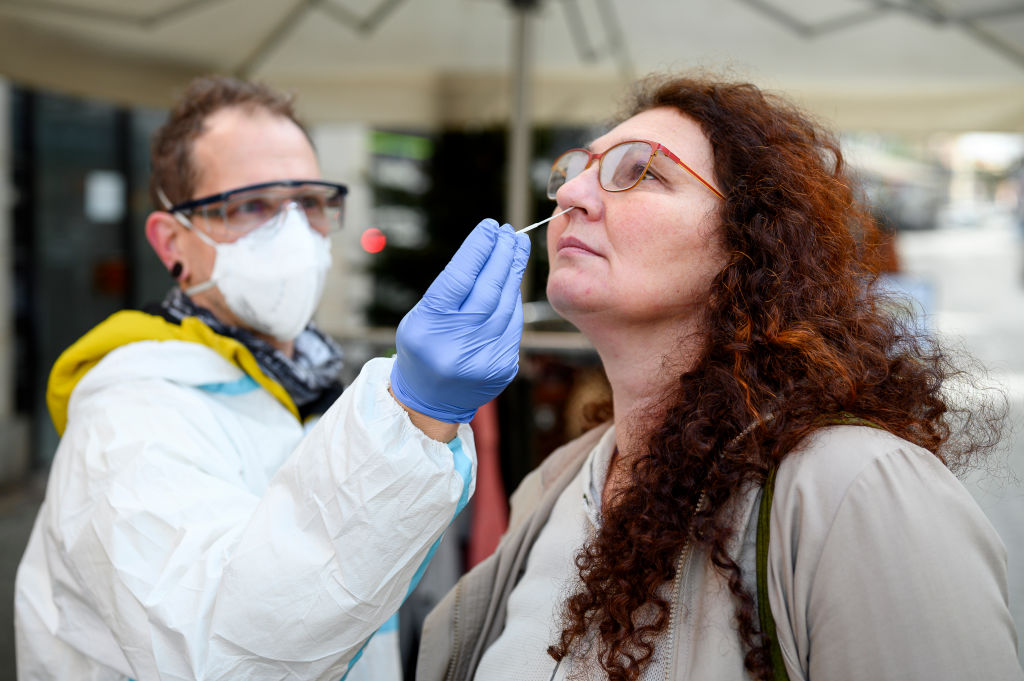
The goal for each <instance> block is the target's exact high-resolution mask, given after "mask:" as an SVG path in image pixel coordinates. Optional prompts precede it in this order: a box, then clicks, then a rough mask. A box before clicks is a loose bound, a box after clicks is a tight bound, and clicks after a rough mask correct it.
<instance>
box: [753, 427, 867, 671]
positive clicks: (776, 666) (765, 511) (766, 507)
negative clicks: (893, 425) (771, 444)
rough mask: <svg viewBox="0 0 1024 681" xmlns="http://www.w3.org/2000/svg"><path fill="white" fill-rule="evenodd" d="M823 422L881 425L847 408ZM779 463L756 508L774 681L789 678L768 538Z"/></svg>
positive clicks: (761, 603) (761, 600)
mask: <svg viewBox="0 0 1024 681" xmlns="http://www.w3.org/2000/svg"><path fill="white" fill-rule="evenodd" d="M821 424H822V425H844V426H868V427H869V428H879V429H881V426H879V425H878V424H877V423H873V422H872V421H869V420H867V419H864V418H861V417H859V416H854V415H853V414H848V413H846V412H841V413H839V414H836V415H834V416H828V417H824V418H822V419H821ZM777 472H778V465H774V466H772V468H771V470H770V471H768V479H767V480H765V481H764V487H763V488H762V490H761V507H760V508H759V509H758V512H757V615H758V619H760V620H761V631H762V633H764V635H765V637H766V638H767V639H768V647H769V648H768V650H769V653H770V655H771V661H772V678H773V679H774V680H775V681H789V674H787V673H786V664H785V662H784V661H783V659H782V648H780V647H779V639H778V637H777V636H776V635H775V618H774V617H772V610H771V607H770V606H769V605H768V540H769V538H770V529H769V524H768V521H769V518H770V517H771V510H772V496H773V495H774V494H775V474H776V473H777Z"/></svg>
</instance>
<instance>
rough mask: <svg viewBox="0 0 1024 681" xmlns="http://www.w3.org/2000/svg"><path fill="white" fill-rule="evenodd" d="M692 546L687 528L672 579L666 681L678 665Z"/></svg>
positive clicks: (704, 493)
mask: <svg viewBox="0 0 1024 681" xmlns="http://www.w3.org/2000/svg"><path fill="white" fill-rule="evenodd" d="M706 497H707V491H706V490H703V491H701V493H700V499H698V500H697V506H696V508H695V509H694V511H693V513H694V515H696V514H697V512H698V511H700V510H701V508H703V506H704V500H705V498H706ZM690 525H691V526H692V525H693V523H692V522H691V523H690ZM691 548H693V541H691V539H690V532H689V528H687V532H686V541H684V542H683V548H682V549H680V550H679V560H678V561H677V562H676V576H675V578H674V579H673V580H672V604H671V609H670V610H669V612H668V637H667V638H666V640H667V641H668V644H669V646H670V647H669V651H671V652H670V654H669V656H668V659H667V660H666V664H665V681H672V670H673V669H674V668H675V666H676V664H675V663H676V650H678V646H677V645H676V623H677V620H678V616H677V615H676V612H677V611H678V610H679V609H680V607H681V604H680V601H681V600H682V590H683V567H684V566H685V565H686V559H687V558H689V556H690V549H691Z"/></svg>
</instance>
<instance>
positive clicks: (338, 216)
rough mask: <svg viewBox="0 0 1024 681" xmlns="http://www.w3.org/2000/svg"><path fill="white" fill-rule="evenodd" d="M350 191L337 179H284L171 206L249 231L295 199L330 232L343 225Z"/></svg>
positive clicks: (173, 209)
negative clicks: (336, 181)
mask: <svg viewBox="0 0 1024 681" xmlns="http://www.w3.org/2000/svg"><path fill="white" fill-rule="evenodd" d="M346 194H348V188H347V187H346V186H345V185H343V184H337V183H334V182H323V181H321V180H281V181H278V182H264V183H261V184H252V185H248V186H246V187H239V188H238V189H232V190H231V191H226V192H221V193H220V194H213V195H211V196H204V197H203V198H200V199H192V200H190V201H184V202H182V203H179V204H177V205H174V206H171V207H170V208H168V209H167V210H168V211H169V212H171V213H181V214H183V215H201V216H203V217H204V218H206V219H207V220H216V221H220V222H221V223H222V224H223V225H224V227H225V228H227V229H228V230H229V231H231V232H234V233H236V234H246V233H248V232H251V231H252V230H254V229H256V228H257V227H259V226H260V225H263V224H265V223H266V222H267V221H268V220H270V219H271V218H273V217H274V216H275V215H277V214H278V213H279V212H280V211H281V209H282V208H283V207H284V206H286V205H288V204H290V203H294V204H296V205H297V206H299V207H300V208H302V210H303V211H305V213H306V218H307V219H308V220H309V224H310V226H311V227H312V228H313V229H315V230H317V231H318V232H320V233H321V234H329V233H331V232H335V231H337V230H339V229H341V224H342V220H343V218H344V214H345V195H346Z"/></svg>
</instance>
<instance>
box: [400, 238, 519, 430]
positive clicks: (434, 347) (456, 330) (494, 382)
mask: <svg viewBox="0 0 1024 681" xmlns="http://www.w3.org/2000/svg"><path fill="white" fill-rule="evenodd" d="M529 257H530V238H529V237H528V236H526V235H525V234H516V233H515V232H514V231H513V230H512V227H511V226H509V225H503V226H501V227H498V223H497V222H495V221H494V220H491V219H487V220H484V221H482V222H481V223H480V224H478V225H477V226H476V228H475V229H474V230H473V231H472V232H470V234H469V236H468V237H466V240H465V241H464V242H463V243H462V246H460V247H459V250H458V251H457V252H456V253H455V256H454V257H453V258H452V259H451V262H449V263H448V265H447V266H445V268H444V271H442V272H441V274H440V275H438V277H437V279H435V280H434V283H432V284H431V285H430V288H428V289H427V292H426V293H425V294H424V295H423V298H422V299H421V300H420V301H419V302H418V303H416V305H415V306H414V307H413V308H412V309H411V310H410V311H409V313H408V314H407V315H405V317H404V318H403V319H402V322H401V323H400V324H399V325H398V331H397V333H396V334H395V344H396V346H397V348H398V357H397V358H396V360H395V363H394V366H393V368H392V369H391V391H392V392H393V393H394V395H395V397H396V398H398V400H399V401H400V402H401V403H402V404H404V405H405V406H407V407H409V408H410V409H414V410H415V411H418V412H420V413H422V414H426V415H427V416H430V417H432V418H435V419H438V420H440V421H446V422H448V423H465V422H467V421H469V420H470V419H472V418H473V415H474V414H475V413H476V410H477V409H478V408H479V407H480V406H481V405H483V404H485V403H487V402H489V401H490V400H491V399H493V398H494V397H495V396H497V395H498V393H500V392H501V391H502V390H504V389H505V386H507V385H508V384H509V382H510V381H511V380H512V379H513V378H514V377H515V375H516V372H517V371H518V370H519V341H520V340H521V339H522V335H523V301H522V298H521V296H520V292H519V284H520V282H521V281H522V279H523V272H524V271H525V270H526V262H527V260H528V259H529Z"/></svg>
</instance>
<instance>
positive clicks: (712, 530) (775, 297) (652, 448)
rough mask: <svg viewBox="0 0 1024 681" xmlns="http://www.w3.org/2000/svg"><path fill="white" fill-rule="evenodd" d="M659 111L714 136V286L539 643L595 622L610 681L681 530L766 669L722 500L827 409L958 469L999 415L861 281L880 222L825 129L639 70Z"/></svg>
mask: <svg viewBox="0 0 1024 681" xmlns="http://www.w3.org/2000/svg"><path fill="white" fill-rule="evenodd" d="M657 107H672V108H675V109H676V110H678V111H679V112H681V113H682V114H684V115H686V116H688V117H690V118H691V119H693V120H695V121H696V122H697V123H698V124H699V125H700V126H701V129H702V130H703V132H704V133H705V134H706V135H707V137H708V139H709V140H710V143H711V146H712V149H713V150H714V157H715V158H714V164H715V177H716V178H717V180H718V183H719V186H721V187H723V188H724V190H725V192H726V197H725V201H723V202H722V205H721V208H720V214H719V219H720V221H721V230H720V235H721V239H722V241H723V245H724V248H725V250H726V252H727V253H728V254H729V257H728V262H727V264H726V265H725V267H724V269H723V270H722V271H721V273H720V274H719V275H718V276H717V278H716V279H715V280H714V282H713V283H712V287H711V291H710V297H709V302H708V310H707V316H706V335H705V338H706V345H705V346H704V349H703V353H702V355H701V356H700V357H699V358H698V361H697V362H696V365H695V366H693V367H692V368H691V369H690V370H689V371H687V372H686V373H684V374H683V375H681V376H679V379H678V383H677V387H676V389H675V391H674V394H672V395H670V396H668V397H667V398H666V400H667V401H666V409H665V411H664V412H663V413H664V417H663V419H662V420H661V421H660V423H656V424H651V425H650V428H649V436H648V438H647V448H646V451H644V452H637V453H633V454H634V455H635V456H634V464H633V470H632V484H631V485H629V486H628V488H627V489H625V490H624V491H623V492H621V493H620V494H619V495H618V496H616V497H615V498H614V499H611V500H606V503H605V513H604V523H603V526H602V527H601V529H600V532H599V534H598V535H597V536H596V537H595V538H594V539H593V540H592V541H590V542H589V543H588V544H587V545H586V546H585V547H584V548H583V549H582V550H581V551H580V552H579V554H578V555H577V558H576V564H577V566H578V568H579V574H580V577H581V580H582V585H581V587H580V589H579V590H578V592H577V593H576V594H575V595H573V596H571V597H570V598H569V599H568V600H567V601H566V604H565V615H564V623H563V630H562V634H561V637H560V639H559V642H558V644H557V645H554V646H552V647H551V648H550V649H549V653H550V654H551V655H552V656H553V657H555V658H556V659H562V657H564V656H566V655H569V654H570V653H572V652H576V651H579V650H581V649H582V648H583V647H584V645H585V644H586V642H588V641H589V639H588V633H590V632H593V634H592V635H593V636H594V637H595V638H594V641H595V642H596V647H595V648H594V649H593V650H596V652H597V654H598V660H599V662H600V664H601V666H602V668H603V669H604V670H605V671H606V672H607V674H608V677H609V679H612V680H613V681H626V680H633V679H636V678H638V677H639V675H640V674H641V672H642V671H643V669H644V668H645V667H646V665H647V664H648V662H649V660H650V658H651V655H652V653H653V648H654V641H655V639H656V637H657V635H658V634H659V633H661V632H662V631H664V629H665V628H666V626H667V623H668V620H669V604H668V603H667V602H666V601H665V599H664V598H662V597H661V596H659V594H658V591H659V588H661V587H663V585H665V584H666V583H668V582H671V580H672V579H673V578H674V576H675V570H676V561H677V557H678V555H679V551H680V548H681V547H682V546H683V545H684V543H685V542H686V541H687V540H688V539H689V540H690V541H692V542H693V543H694V548H695V549H696V550H700V551H702V552H703V554H704V555H706V556H707V557H708V559H709V560H710V561H711V563H712V564H713V565H714V566H715V567H716V568H717V569H718V570H719V571H720V572H721V573H722V574H723V575H724V576H725V578H726V579H727V582H728V585H729V588H730V590H731V592H732V594H733V596H734V598H735V602H736V604H737V605H736V622H737V630H738V635H739V636H740V638H741V640H742V641H743V642H744V645H745V647H746V648H747V650H748V652H747V655H746V659H745V664H746V667H747V669H748V670H749V671H750V672H751V674H752V676H753V677H754V678H758V679H769V678H771V665H770V658H769V656H768V653H767V650H766V647H765V644H764V641H763V639H762V637H761V634H760V632H759V631H758V627H757V625H756V621H757V618H756V610H755V605H754V599H753V596H752V594H750V593H748V592H747V590H746V589H745V588H744V586H743V581H742V580H741V571H740V568H739V566H738V565H737V563H736V562H735V560H734V559H733V557H732V556H730V555H729V554H728V551H727V545H728V542H729V540H730V539H731V538H732V537H733V536H734V533H735V528H734V527H733V526H732V523H733V522H734V518H733V517H731V514H730V513H729V512H728V506H729V502H730V501H732V500H734V499H735V498H736V497H737V495H738V492H740V491H741V490H742V489H743V488H744V487H746V486H749V485H750V484H756V485H760V484H761V483H762V482H763V481H764V479H765V476H766V474H767V471H768V470H769V468H770V467H771V466H772V465H773V464H776V463H777V462H778V461H780V460H781V459H782V458H783V457H784V456H786V454H787V452H789V451H790V450H792V449H793V447H794V446H795V445H796V444H797V443H798V442H799V441H800V440H801V439H802V438H803V437H805V436H806V435H807V434H808V433H809V432H811V431H812V430H814V429H815V428H816V427H818V426H819V424H820V422H821V421H820V419H821V418H822V416H827V415H834V414H839V413H848V414H853V415H856V416H859V417H862V418H866V419H870V420H871V421H873V422H874V423H876V424H878V425H880V426H882V427H884V428H886V429H887V430H889V431H890V432H892V433H895V434H896V435H898V436H900V437H903V438H905V439H907V440H909V441H911V442H913V443H915V444H918V445H920V446H922V447H924V448H926V449H928V450H930V451H932V452H933V453H934V454H935V455H936V456H937V457H939V458H940V459H941V460H942V461H943V462H945V463H946V464H947V465H949V466H951V467H953V468H957V467H958V466H960V465H963V464H965V463H966V462H967V460H968V459H969V458H970V457H971V456H972V455H974V454H977V453H979V452H981V451H983V450H986V449H988V448H990V447H992V446H994V445H995V444H996V443H997V441H998V435H999V429H1000V424H1001V416H1002V414H1001V413H1000V410H999V409H998V408H996V407H995V406H993V405H988V406H986V405H985V404H979V405H977V406H974V407H972V408H971V409H968V408H966V407H959V406H957V405H955V404H953V403H952V402H951V399H952V398H951V396H950V395H949V394H948V393H947V391H945V390H944V388H943V386H944V385H945V384H947V383H948V381H949V380H950V379H952V378H954V377H961V378H962V377H964V376H965V374H964V372H962V371H958V370H957V369H956V368H955V367H953V365H952V364H951V362H950V361H949V359H948V357H947V355H945V354H944V353H943V352H942V351H941V350H940V348H938V346H937V345H935V344H934V343H933V342H932V341H930V340H929V339H928V338H927V337H924V336H922V335H921V334H920V333H919V332H918V331H917V328H916V327H915V326H914V324H913V320H912V319H910V318H909V315H907V314H906V310H907V308H906V305H904V304H901V303H900V301H895V300H893V299H890V298H889V297H887V296H886V295H885V294H884V292H882V291H880V290H879V289H878V288H877V287H875V286H873V285H872V284H873V283H874V280H875V278H876V276H877V274H876V273H877V268H876V267H875V265H874V259H875V253H876V252H877V249H876V248H875V246H876V245H877V244H878V243H880V238H881V237H880V233H879V230H878V228H877V226H876V224H875V221H874V219H873V218H872V216H871V213H870V211H869V209H868V207H867V206H866V205H865V204H864V202H863V201H862V200H861V198H860V196H859V195H858V194H857V192H856V191H855V189H854V187H853V183H852V180H851V178H850V177H849V176H848V175H847V172H846V168H845V164H844V160H843V155H842V153H841V151H840V147H839V143H838V141H837V139H836V138H835V137H834V136H833V135H832V134H830V133H829V132H827V131H826V130H825V129H823V128H822V127H821V126H819V125H818V124H817V123H815V122H814V121H813V120H811V119H810V118H809V117H808V116H806V115H805V114H803V113H801V112H800V111H799V110H797V109H796V108H795V107H793V106H792V105H790V104H788V103H787V102H785V101H784V100H782V99H780V98H778V97H775V96H772V95H769V94H766V93H764V92H762V91H761V90H759V89H758V88H757V87H755V86H753V85H750V84H745V83H731V82H719V81H714V80H710V79H704V78H700V77H684V78H672V79H662V80H656V81H648V82H646V83H645V84H644V87H643V89H642V91H641V92H639V94H638V95H637V97H636V101H635V106H634V107H633V109H632V111H631V112H630V114H629V115H635V114H637V113H640V112H642V111H645V110H648V109H653V108H657ZM968 380H970V379H969V376H968ZM659 418H661V417H659ZM954 423H956V424H957V427H956V428H955V429H954V428H952V427H951V426H952V425H953V424H954ZM751 424H754V427H753V428H752V429H751V430H750V432H748V433H746V434H745V435H744V436H743V437H742V438H738V437H737V436H738V435H739V434H740V433H743V432H744V429H746V428H748V427H749V426H750V425H751ZM954 430H955V432H956V435H958V436H959V435H962V436H963V437H952V436H951V433H953V432H954ZM702 491H703V492H704V494H705V495H706V503H705V504H704V506H702V507H701V510H700V511H696V509H697V505H698V499H699V497H700V495H701V492H702ZM641 608H642V609H643V616H642V617H640V616H638V615H640V614H641V613H640V611H641Z"/></svg>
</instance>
